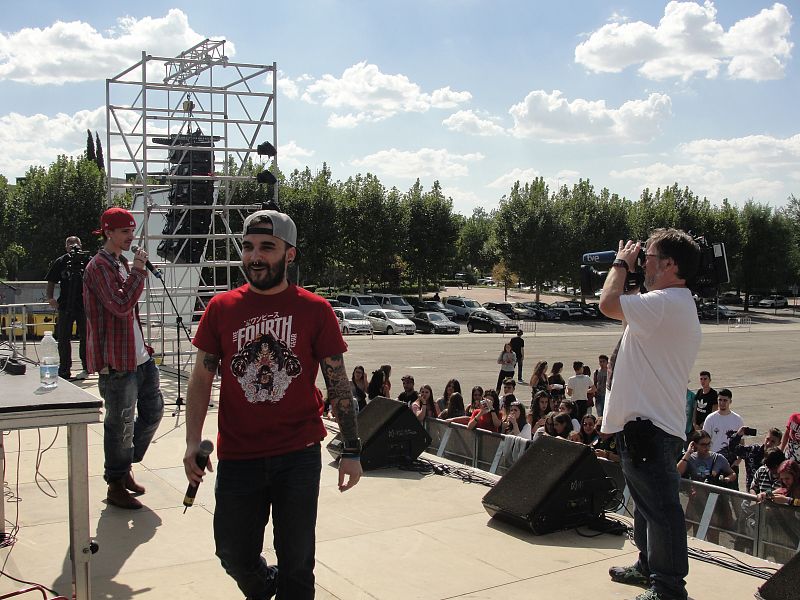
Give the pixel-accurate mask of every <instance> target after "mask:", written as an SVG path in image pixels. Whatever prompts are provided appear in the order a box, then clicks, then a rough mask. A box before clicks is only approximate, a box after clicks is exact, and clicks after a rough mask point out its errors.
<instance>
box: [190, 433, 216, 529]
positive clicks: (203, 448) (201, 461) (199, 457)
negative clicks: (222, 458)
mask: <svg viewBox="0 0 800 600" xmlns="http://www.w3.org/2000/svg"><path fill="white" fill-rule="evenodd" d="M213 451H214V444H213V443H212V442H211V440H203V441H202V442H200V446H199V447H198V448H197V454H196V455H195V462H196V463H197V466H198V467H200V468H201V469H203V470H204V471H205V468H206V465H208V457H209V455H210V454H211V453H212V452H213ZM198 487H200V484H197V485H195V484H194V483H189V486H188V487H187V488H186V495H185V496H184V497H183V505H184V506H185V507H186V508H184V509H183V512H184V513H185V512H186V509H187V508H189V507H190V506H192V505H193V504H194V497H195V496H196V495H197V488H198Z"/></svg>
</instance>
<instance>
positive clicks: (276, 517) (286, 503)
mask: <svg viewBox="0 0 800 600" xmlns="http://www.w3.org/2000/svg"><path fill="white" fill-rule="evenodd" d="M321 470H322V456H321V450H320V444H314V445H313V446H309V447H308V448H304V449H303V450H299V451H297V452H291V453H289V454H284V455H281V456H272V457H269V458H255V459H250V460H221V461H219V464H218V465H217V479H216V489H215V494H216V503H217V505H216V510H215V511H214V540H215V541H216V545H217V556H218V557H219V559H220V562H221V563H222V567H223V568H224V569H225V571H226V572H227V573H228V575H230V576H231V577H233V579H234V580H235V581H236V584H237V585H238V586H239V589H240V590H241V591H242V593H244V595H245V596H247V598H249V599H252V600H264V599H265V598H267V597H268V596H267V594H268V591H269V586H268V583H267V582H268V577H269V571H268V569H267V563H266V561H265V560H264V557H262V556H261V551H262V550H263V548H264V529H265V528H266V526H267V522H268V521H269V516H270V509H271V510H272V529H273V532H274V536H275V538H274V546H275V554H277V556H278V595H277V597H278V598H279V599H283V598H287V599H288V598H291V599H292V600H304V599H306V598H314V546H315V543H316V537H315V529H316V525H317V500H318V499H319V478H320V471H321Z"/></svg>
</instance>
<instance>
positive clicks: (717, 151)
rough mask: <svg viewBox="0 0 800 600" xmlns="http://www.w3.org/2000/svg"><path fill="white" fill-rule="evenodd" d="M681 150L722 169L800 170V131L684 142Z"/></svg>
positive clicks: (691, 156) (692, 157)
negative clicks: (784, 135) (783, 136)
mask: <svg viewBox="0 0 800 600" xmlns="http://www.w3.org/2000/svg"><path fill="white" fill-rule="evenodd" d="M679 151H680V152H681V153H683V154H685V155H687V156H688V157H689V158H691V159H693V160H695V161H699V162H704V163H708V164H714V165H716V166H717V167H718V168H722V169H732V168H737V169H741V168H744V169H749V170H752V171H762V170H763V169H769V168H784V169H785V168H787V167H788V168H790V169H791V170H792V171H795V172H797V171H800V134H796V135H794V136H792V137H788V138H775V137H772V136H769V135H749V136H745V137H741V138H731V139H722V140H714V139H702V140H693V141H691V142H687V143H685V144H682V145H681V146H680V147H679Z"/></svg>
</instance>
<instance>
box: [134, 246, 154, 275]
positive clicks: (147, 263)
mask: <svg viewBox="0 0 800 600" xmlns="http://www.w3.org/2000/svg"><path fill="white" fill-rule="evenodd" d="M138 251H139V246H131V252H133V253H134V254H135V253H136V252H138ZM144 266H145V267H147V270H148V271H150V272H151V273H152V274H153V275H155V276H156V277H158V278H159V279H161V271H159V270H158V269H156V268H155V267H154V266H153V263H151V262H150V261H149V260H146V261H145V262H144Z"/></svg>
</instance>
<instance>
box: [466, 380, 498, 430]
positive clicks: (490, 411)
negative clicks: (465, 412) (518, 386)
mask: <svg viewBox="0 0 800 600" xmlns="http://www.w3.org/2000/svg"><path fill="white" fill-rule="evenodd" d="M500 425H501V420H500V397H499V396H498V395H497V392H495V391H494V390H486V391H485V392H484V393H483V400H481V407H480V409H478V410H474V411H472V414H471V415H470V418H469V423H467V427H468V428H469V429H475V428H476V427H477V428H478V429H486V430H487V431H494V432H495V433H497V432H498V431H499V430H500Z"/></svg>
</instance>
